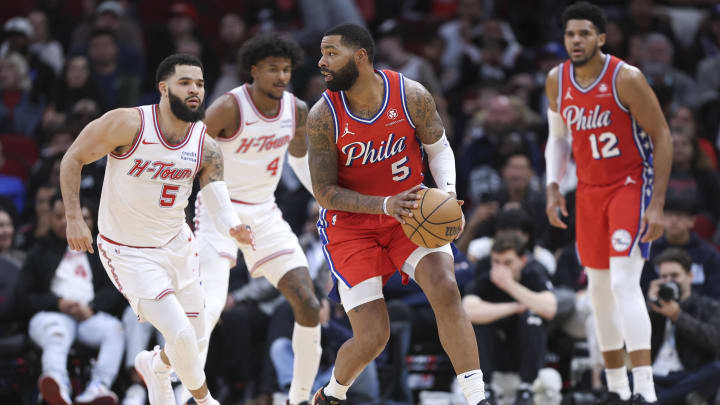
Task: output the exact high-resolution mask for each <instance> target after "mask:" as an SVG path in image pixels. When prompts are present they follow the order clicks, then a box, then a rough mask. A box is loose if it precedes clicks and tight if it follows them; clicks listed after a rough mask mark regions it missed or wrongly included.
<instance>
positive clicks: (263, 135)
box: [217, 85, 295, 204]
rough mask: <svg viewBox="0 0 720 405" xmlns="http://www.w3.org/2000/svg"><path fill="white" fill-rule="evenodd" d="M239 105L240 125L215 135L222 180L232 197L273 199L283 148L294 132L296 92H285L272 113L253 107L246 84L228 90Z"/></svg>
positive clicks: (255, 199)
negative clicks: (221, 135)
mask: <svg viewBox="0 0 720 405" xmlns="http://www.w3.org/2000/svg"><path fill="white" fill-rule="evenodd" d="M229 93H230V94H232V95H233V96H234V97H235V101H237V104H238V107H239V109H240V127H239V128H238V130H237V132H236V133H235V134H233V136H232V137H230V138H217V141H218V145H220V149H222V152H223V158H224V160H225V162H224V164H225V176H224V179H225V183H227V187H228V191H229V192H230V198H231V199H233V200H235V201H243V202H250V203H253V204H260V203H266V202H270V201H273V200H274V199H275V189H276V188H277V185H278V182H279V181H280V174H281V173H282V168H283V163H284V161H285V152H286V151H287V149H288V146H289V145H290V141H291V140H292V138H293V136H294V134H295V96H294V95H293V94H292V93H290V92H287V91H286V92H284V93H283V97H282V99H281V100H280V108H279V111H278V113H277V115H275V116H274V117H266V116H264V115H263V114H262V113H261V112H260V111H258V110H257V108H255V104H253V101H252V98H251V97H250V93H249V91H248V88H247V85H243V86H240V87H236V88H234V89H233V90H231V91H230V92H229Z"/></svg>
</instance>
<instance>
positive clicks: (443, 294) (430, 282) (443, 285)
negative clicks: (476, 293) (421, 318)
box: [423, 270, 460, 306]
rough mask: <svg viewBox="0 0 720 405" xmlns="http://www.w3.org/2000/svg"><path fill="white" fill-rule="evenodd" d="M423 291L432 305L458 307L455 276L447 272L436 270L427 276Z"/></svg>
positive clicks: (458, 299) (458, 293) (458, 300)
mask: <svg viewBox="0 0 720 405" xmlns="http://www.w3.org/2000/svg"><path fill="white" fill-rule="evenodd" d="M423 290H424V291H425V294H426V295H427V296H428V298H430V299H432V301H433V305H434V306H436V305H438V304H440V305H443V304H445V305H453V304H456V305H460V291H459V290H458V286H457V281H455V276H454V274H452V273H451V272H449V271H445V270H438V271H433V272H430V274H429V275H428V276H427V280H426V283H425V285H424V286H423Z"/></svg>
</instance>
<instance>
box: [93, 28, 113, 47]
mask: <svg viewBox="0 0 720 405" xmlns="http://www.w3.org/2000/svg"><path fill="white" fill-rule="evenodd" d="M102 36H108V37H110V38H111V39H112V40H113V42H115V43H116V44H117V42H118V36H117V34H115V32H114V31H111V30H109V29H107V28H95V29H94V30H92V32H91V33H90V37H89V39H88V43H90V41H92V40H93V39H95V38H97V37H102Z"/></svg>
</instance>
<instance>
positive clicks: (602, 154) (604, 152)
mask: <svg viewBox="0 0 720 405" xmlns="http://www.w3.org/2000/svg"><path fill="white" fill-rule="evenodd" d="M617 143H618V140H617V136H615V134H613V133H612V132H603V133H602V134H600V136H595V134H590V148H591V149H592V156H593V159H595V160H600V159H609V158H614V157H616V156H620V149H618V147H617ZM599 144H602V148H600V147H599Z"/></svg>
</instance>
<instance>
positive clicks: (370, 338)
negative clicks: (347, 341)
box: [356, 325, 390, 359]
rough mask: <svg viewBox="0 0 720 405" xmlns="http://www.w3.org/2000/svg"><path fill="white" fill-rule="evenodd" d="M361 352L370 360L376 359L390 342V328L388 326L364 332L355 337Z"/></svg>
mask: <svg viewBox="0 0 720 405" xmlns="http://www.w3.org/2000/svg"><path fill="white" fill-rule="evenodd" d="M356 338H357V340H358V343H359V344H360V346H361V347H362V351H363V352H364V353H365V354H366V355H367V356H368V357H369V358H370V359H374V358H375V357H377V356H378V355H379V354H380V353H381V352H382V351H383V350H384V349H385V346H386V345H387V343H388V341H389V340H390V327H389V326H388V325H385V326H382V327H380V326H378V327H374V328H372V329H369V330H364V331H362V332H361V333H358V334H357V335H356Z"/></svg>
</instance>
